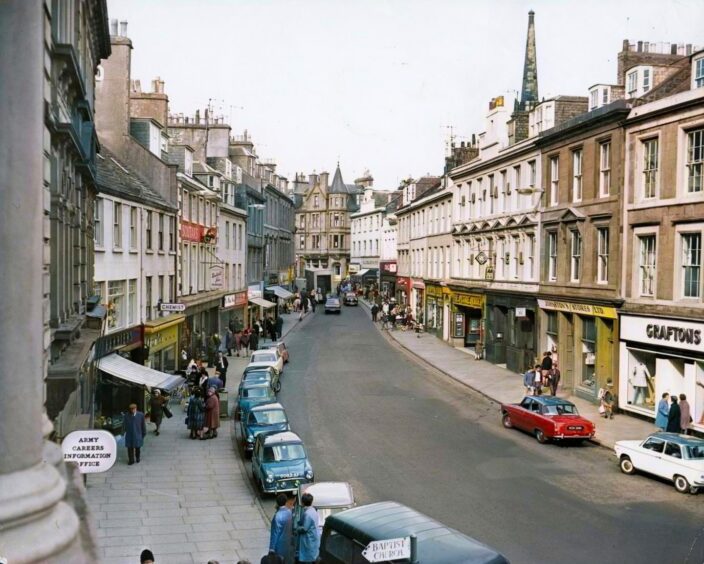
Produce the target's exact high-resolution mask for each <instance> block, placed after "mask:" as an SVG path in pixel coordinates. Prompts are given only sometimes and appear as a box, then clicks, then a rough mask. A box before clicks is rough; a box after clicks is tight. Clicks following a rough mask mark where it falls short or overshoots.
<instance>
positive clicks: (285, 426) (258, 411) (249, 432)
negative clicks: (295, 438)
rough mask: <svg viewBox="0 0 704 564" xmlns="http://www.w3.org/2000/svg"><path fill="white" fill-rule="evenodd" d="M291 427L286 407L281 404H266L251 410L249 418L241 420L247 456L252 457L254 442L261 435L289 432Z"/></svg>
mask: <svg viewBox="0 0 704 564" xmlns="http://www.w3.org/2000/svg"><path fill="white" fill-rule="evenodd" d="M290 429H291V427H290V426H289V423H288V417H286V411H285V410H284V406H283V405H281V404H280V403H265V404H262V405H257V406H256V407H253V408H252V409H250V410H249V414H248V415H247V417H245V418H242V419H241V420H240V431H241V432H242V442H243V443H244V453H245V455H251V454H252V451H253V450H254V441H255V440H256V438H257V436H258V435H260V434H261V433H269V432H272V431H279V432H280V431H289V430H290Z"/></svg>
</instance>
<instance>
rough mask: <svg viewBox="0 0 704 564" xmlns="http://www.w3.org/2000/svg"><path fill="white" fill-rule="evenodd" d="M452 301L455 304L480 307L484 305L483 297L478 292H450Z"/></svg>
mask: <svg viewBox="0 0 704 564" xmlns="http://www.w3.org/2000/svg"><path fill="white" fill-rule="evenodd" d="M452 302H453V303H455V304H456V305H463V306H467V307H473V308H476V309H481V308H482V306H483V305H484V298H483V296H481V295H479V294H460V293H457V292H455V293H454V294H452Z"/></svg>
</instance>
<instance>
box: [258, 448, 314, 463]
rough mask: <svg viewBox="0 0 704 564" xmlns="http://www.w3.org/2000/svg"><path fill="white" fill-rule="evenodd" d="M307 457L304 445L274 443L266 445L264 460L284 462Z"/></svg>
mask: <svg viewBox="0 0 704 564" xmlns="http://www.w3.org/2000/svg"><path fill="white" fill-rule="evenodd" d="M305 457H306V451H305V450H303V445H296V444H293V445H274V446H268V447H264V460H263V461H264V462H283V461H286V460H301V459H303V458H305Z"/></svg>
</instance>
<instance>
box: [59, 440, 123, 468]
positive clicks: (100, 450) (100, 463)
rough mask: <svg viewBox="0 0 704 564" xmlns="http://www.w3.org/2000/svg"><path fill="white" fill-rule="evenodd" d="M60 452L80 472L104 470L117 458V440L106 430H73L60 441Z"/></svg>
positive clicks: (110, 466)
mask: <svg viewBox="0 0 704 564" xmlns="http://www.w3.org/2000/svg"><path fill="white" fill-rule="evenodd" d="M61 452H62V453H63V455H64V460H65V461H67V462H75V463H76V464H77V465H78V469H79V470H80V472H81V474H93V473H95V472H105V471H107V470H110V468H112V466H113V464H115V461H116V460H117V441H115V437H114V436H113V434H112V433H109V432H108V431H100V430H97V429H94V430H90V431H74V432H73V433H69V434H68V435H66V438H65V439H64V440H63V442H62V443H61Z"/></svg>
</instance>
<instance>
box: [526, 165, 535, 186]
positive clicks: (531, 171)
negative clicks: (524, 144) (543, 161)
mask: <svg viewBox="0 0 704 564" xmlns="http://www.w3.org/2000/svg"><path fill="white" fill-rule="evenodd" d="M528 171H529V174H530V186H531V188H535V182H536V172H535V161H530V162H529V163H528Z"/></svg>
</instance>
